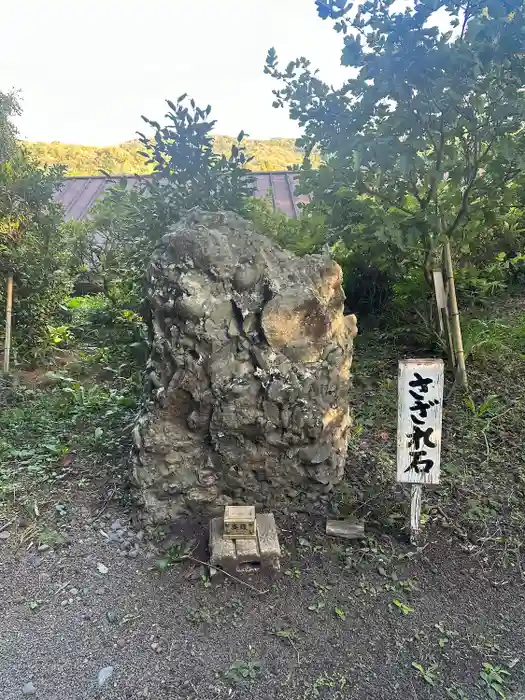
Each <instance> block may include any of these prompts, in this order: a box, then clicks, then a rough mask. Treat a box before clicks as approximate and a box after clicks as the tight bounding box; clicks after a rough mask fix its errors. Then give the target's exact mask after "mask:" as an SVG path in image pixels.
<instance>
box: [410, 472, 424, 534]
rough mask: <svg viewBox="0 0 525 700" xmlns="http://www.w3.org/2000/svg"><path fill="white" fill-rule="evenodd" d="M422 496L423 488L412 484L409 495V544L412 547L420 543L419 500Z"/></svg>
mask: <svg viewBox="0 0 525 700" xmlns="http://www.w3.org/2000/svg"><path fill="white" fill-rule="evenodd" d="M422 495H423V486H422V485H421V484H412V490H411V493H410V542H411V543H412V544H413V545H416V546H417V545H418V544H419V543H420V539H421V538H420V535H421V529H420V520H421V500H422Z"/></svg>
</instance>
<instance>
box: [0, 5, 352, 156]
mask: <svg viewBox="0 0 525 700" xmlns="http://www.w3.org/2000/svg"><path fill="white" fill-rule="evenodd" d="M0 4H1V6H2V7H1V21H0V90H2V91H4V92H5V91H7V90H9V89H10V88H15V89H18V90H20V93H21V97H22V106H23V109H24V114H23V116H22V117H20V118H19V119H18V122H17V125H18V127H19V130H20V136H21V137H22V138H24V139H28V140H31V141H62V142H65V143H77V144H86V145H110V144H117V143H121V142H122V141H126V140H129V139H131V138H134V136H135V132H136V131H137V130H141V129H142V128H143V127H144V126H145V125H144V122H142V120H141V118H140V116H141V114H145V115H146V116H148V117H149V118H151V119H157V120H161V121H162V117H163V115H164V114H165V103H164V100H165V99H172V100H175V99H176V98H177V97H178V96H179V95H181V94H182V93H184V92H187V93H188V94H189V95H190V96H192V97H194V99H195V100H196V102H197V104H198V105H200V106H202V107H205V106H206V105H208V104H211V105H212V117H214V118H215V119H217V122H218V123H217V127H216V132H217V133H219V134H227V135H236V134H237V133H238V132H239V131H241V129H244V131H245V132H247V133H248V134H249V135H250V136H251V137H253V138H271V137H296V136H298V135H299V131H298V127H297V125H296V124H295V123H294V122H292V121H291V120H290V119H289V117H288V114H287V112H286V111H285V110H283V109H280V110H277V109H274V108H272V89H274V88H275V87H276V86H277V84H276V81H274V80H273V79H272V78H270V77H269V76H267V75H264V74H263V67H264V61H265V57H266V53H267V51H268V49H269V48H270V47H271V46H274V47H275V48H276V50H277V52H278V54H279V57H280V59H281V61H282V62H283V64H284V65H286V63H288V61H290V60H293V59H295V58H297V57H298V56H306V57H307V58H309V59H310V60H311V62H312V64H313V66H315V67H316V68H319V70H320V75H321V77H322V78H323V79H325V80H326V81H327V82H329V83H332V84H340V83H341V81H342V80H343V79H344V77H345V75H348V69H345V68H343V67H341V66H340V56H341V48H342V39H341V36H340V35H338V34H336V32H335V31H334V30H333V28H332V22H330V21H322V20H321V19H319V18H318V16H317V13H316V9H315V1H314V0H186V1H183V0H148V1H147V2H145V1H144V0H89V1H88V2H82V1H80V2H79V1H78V0H44V1H43V0H0ZM274 83H275V84H274Z"/></svg>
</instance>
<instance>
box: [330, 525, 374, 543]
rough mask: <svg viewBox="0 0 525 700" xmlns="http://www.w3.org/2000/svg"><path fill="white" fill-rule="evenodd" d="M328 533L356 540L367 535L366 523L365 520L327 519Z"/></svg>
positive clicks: (332, 535)
mask: <svg viewBox="0 0 525 700" xmlns="http://www.w3.org/2000/svg"><path fill="white" fill-rule="evenodd" d="M326 534H327V535H330V536H331V537H342V538H343V539H345V540H356V539H359V538H360V537H364V536H365V523H364V521H363V520H360V521H355V520H327V521H326Z"/></svg>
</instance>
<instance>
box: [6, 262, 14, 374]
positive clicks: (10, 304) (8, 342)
mask: <svg viewBox="0 0 525 700" xmlns="http://www.w3.org/2000/svg"><path fill="white" fill-rule="evenodd" d="M12 313H13V275H12V274H9V275H8V277H7V301H6V306H5V341H4V372H5V373H6V374H7V373H8V372H9V358H10V354H11V318H12Z"/></svg>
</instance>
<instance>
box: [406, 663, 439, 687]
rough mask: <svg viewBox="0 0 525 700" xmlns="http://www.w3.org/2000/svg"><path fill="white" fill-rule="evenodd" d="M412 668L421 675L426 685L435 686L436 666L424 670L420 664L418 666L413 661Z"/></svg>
mask: <svg viewBox="0 0 525 700" xmlns="http://www.w3.org/2000/svg"><path fill="white" fill-rule="evenodd" d="M412 668H415V669H416V671H417V672H418V673H419V674H420V675H421V677H422V678H423V680H424V681H425V682H426V683H428V684H429V685H435V682H436V676H435V672H436V670H437V665H436V664H434V665H432V666H429V667H428V668H424V667H423V666H422V665H421V664H418V663H416V662H415V661H413V662H412Z"/></svg>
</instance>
